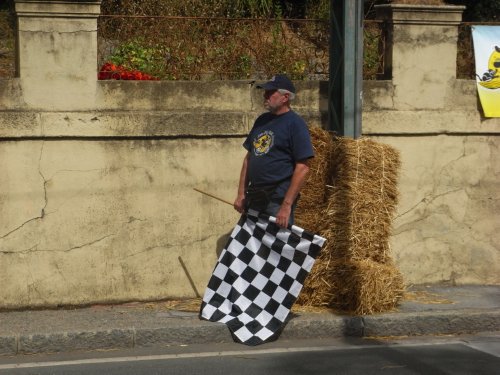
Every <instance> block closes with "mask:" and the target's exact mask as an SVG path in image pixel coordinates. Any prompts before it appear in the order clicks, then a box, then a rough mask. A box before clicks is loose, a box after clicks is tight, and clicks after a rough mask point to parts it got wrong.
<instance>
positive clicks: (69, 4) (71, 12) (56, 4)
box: [15, 0, 101, 18]
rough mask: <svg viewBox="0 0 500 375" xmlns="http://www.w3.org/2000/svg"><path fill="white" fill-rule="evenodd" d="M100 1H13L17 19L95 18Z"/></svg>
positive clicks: (97, 14) (98, 10)
mask: <svg viewBox="0 0 500 375" xmlns="http://www.w3.org/2000/svg"><path fill="white" fill-rule="evenodd" d="M100 6H101V1H54V0H43V1H41V0H15V11H16V14H17V16H18V17H50V18H59V17H63V18H97V17H98V16H99V14H100Z"/></svg>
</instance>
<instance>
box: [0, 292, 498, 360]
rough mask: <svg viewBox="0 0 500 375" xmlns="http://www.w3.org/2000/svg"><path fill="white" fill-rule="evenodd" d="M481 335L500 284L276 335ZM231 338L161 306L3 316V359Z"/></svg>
mask: <svg viewBox="0 0 500 375" xmlns="http://www.w3.org/2000/svg"><path fill="white" fill-rule="evenodd" d="M486 331H500V286H459V287H457V286H418V287H412V288H411V289H410V290H409V293H408V297H407V298H406V300H405V301H404V302H403V303H402V304H401V305H400V306H399V308H398V310H397V311H394V312H390V313H385V314H377V315H370V316H362V317H351V316H341V315H338V314H335V313H294V315H293V318H292V319H291V320H290V321H289V323H288V324H287V326H286V327H285V329H284V331H283V333H282V335H281V338H283V339H293V338H304V339H306V338H326V337H342V336H414V335H434V334H459V333H473V332H486ZM231 341H232V338H231V335H230V333H229V331H228V329H227V328H226V326H225V325H223V324H220V323H210V322H206V321H201V320H199V319H198V315H197V313H196V312H186V311H179V310H175V309H172V308H169V307H168V306H167V304H166V303H162V302H159V303H132V304H124V305H104V306H103V305H98V306H92V307H86V308H79V309H60V310H39V311H12V312H1V313H0V355H16V354H32V353H50V352H69V351H75V350H97V349H119V348H132V347H147V346H165V345H182V344H203V343H215V342H217V343H220V342H231Z"/></svg>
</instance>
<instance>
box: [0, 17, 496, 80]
mask: <svg viewBox="0 0 500 375" xmlns="http://www.w3.org/2000/svg"><path fill="white" fill-rule="evenodd" d="M13 24H14V22H13V21H12V15H10V14H9V13H8V12H6V11H4V12H0V78H4V79H5V78H12V77H14V76H15V30H14V28H13ZM472 24H493V25H495V24H496V25H498V23H470V22H464V23H462V24H461V25H460V27H459V42H458V54H457V78H459V79H474V77H475V71H474V51H473V45H472V36H471V31H470V28H471V26H472ZM385 28H386V24H385V23H383V22H380V21H374V20H365V27H364V66H363V78H364V79H365V80H373V79H378V78H381V77H382V76H383V72H384V59H383V56H384V49H385V38H384V35H385ZM328 51H329V22H328V21H324V20H303V19H294V20H290V19H286V20H276V19H275V20H268V19H240V18H239V19H228V18H192V17H191V18H186V17H151V16H123V15H101V16H100V17H99V18H98V67H97V69H99V68H100V67H101V66H102V65H103V64H104V63H105V62H107V61H109V60H113V61H115V62H117V63H123V64H124V65H129V66H130V68H135V69H138V70H140V71H143V72H144V73H149V74H152V75H154V76H155V77H158V78H160V79H164V80H210V79H228V80H230V79H262V78H267V77H269V76H270V75H271V74H273V73H275V72H278V71H279V72H287V73H288V74H290V75H291V76H292V78H294V79H299V80H300V79H308V80H327V79H328V66H329V61H328V60H329V53H328Z"/></svg>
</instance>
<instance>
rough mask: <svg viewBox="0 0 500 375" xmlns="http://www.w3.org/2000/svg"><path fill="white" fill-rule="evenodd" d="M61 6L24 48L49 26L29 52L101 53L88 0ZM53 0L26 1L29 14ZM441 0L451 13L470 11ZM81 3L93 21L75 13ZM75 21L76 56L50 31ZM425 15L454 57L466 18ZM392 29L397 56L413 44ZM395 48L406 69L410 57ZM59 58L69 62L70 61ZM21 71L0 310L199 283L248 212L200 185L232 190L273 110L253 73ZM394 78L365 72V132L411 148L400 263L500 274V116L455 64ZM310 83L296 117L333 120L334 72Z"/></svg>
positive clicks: (1, 108)
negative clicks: (254, 134) (145, 75)
mask: <svg viewBox="0 0 500 375" xmlns="http://www.w3.org/2000/svg"><path fill="white" fill-rule="evenodd" d="M42 3H44V4H45V5H46V4H50V3H51V2H45V1H44V2H42ZM54 3H57V4H56V5H57V7H56V9H55V10H54V9H53V8H50V7H49V9H48V8H43V9H42V10H43V12H44V13H43V14H44V15H45V16H46V17H45V18H44V17H34V18H36V22H37V23H29V22H32V21H33V20H25V21H27V22H28V21H29V22H28V23H25V24H30V29H29V30H30V32H26V29H21V30H20V31H19V41H20V44H21V45H23V44H24V41H25V42H26V43H27V44H28V45H30V43H32V41H30V39H31V38H32V37H34V38H35V36H34V35H37V34H40V33H41V34H42V35H44V38H41V36H40V35H37V36H36V38H38V39H37V40H38V41H39V43H40V44H41V46H40V47H39V48H30V49H26V48H24V49H23V48H21V50H23V51H24V52H23V53H32V54H35V55H36V54H38V53H40V51H45V52H44V53H45V54H48V55H49V56H50V55H53V54H54V53H55V52H54V51H59V52H58V53H59V54H64V53H67V54H78V53H83V51H84V50H86V49H88V48H93V46H94V41H93V39H92V38H90V39H89V38H88V35H89V33H90V34H92V33H94V37H95V30H96V28H95V15H96V14H98V12H97V11H96V10H95V8H92V9H90V10H89V9H86V10H85V9H83V10H82V9H81V8H79V6H83V5H85V6H88V4H89V3H91V2H86V3H81V2H77V1H75V2H74V3H71V2H70V3H66V5H67V6H71V7H76V8H77V9H76V10H75V9H74V8H73V9H71V11H66V12H67V13H68V14H70V15H71V16H67V17H63V15H64V10H61V8H59V6H61V3H59V2H54ZM44 4H42V5H40V3H39V2H36V1H29V0H25V1H17V3H16V5H17V6H18V12H19V13H20V14H21V15H20V17H28V18H29V16H30V14H31V13H30V12H33V11H34V10H33V9H34V8H33V7H34V6H35V5H36V6H37V7H38V6H43V5H44ZM94 5H95V6H97V7H98V2H94ZM401 7H402V8H401ZM444 8H446V9H448V10H449V11H450V12H449V13H451V16H452V18H453V17H456V13H457V11H461V8H457V7H444ZM397 9H399V8H397V7H396V8H395V9H392V11H391V12H389V15H390V17H393V19H394V20H393V22H394V27H395V29H394V34H396V30H397V29H398V28H403V30H404V25H405V24H404V22H402V21H398V20H397ZM400 9H403V10H406V8H404V6H400ZM438 9H439V15H440V17H442V15H443V12H442V10H443V8H438ZM457 9H458V10H457ZM39 10H40V9H39ZM394 10H396V11H394ZM56 11H57V12H56ZM80 11H81V12H84V11H85V12H87V13H85V14H86V16H85V17H83V16H82V17H80V18H78V17H77V15H78V14H79V12H80ZM420 11H421V13H422V17H421V18H422V19H425V18H426V17H427V18H428V17H429V16H432V17H435V14H434V13H433V12H434V11H435V9H434V8H425V9H420ZM51 12H52V13H51ZM54 13H56V14H57V15H58V17H57V22H56V23H53V22H52V21H51V19H52V18H53V16H54ZM89 14H90V16H89ZM444 14H446V13H444ZM92 15H94V16H92ZM75 18H76V20H77V21H78V25H77V26H78V27H77V28H76V29H72V30H73V31H72V32H71V33H72V34H78V32H77V31H78V30H80V28H81V27H83V30H85V32H84V33H83V35H84V37H83V38H82V39H81V40H80V41H81V43H76V46H78V50H77V51H75V44H74V43H73V42H74V41H72V42H71V45H72V47H71V48H69V45H68V44H66V38H64V37H62V36H61V35H59V37H58V38H59V39H57V38H51V37H50V34H51V31H50V30H52V28H54V25H56V24H61V22H62V23H69V24H70V25H72V26H71V27H73V26H74V25H73V24H72V22H74V21H75ZM42 21H43V22H42ZM63 21H64V22H63ZM424 21H425V20H421V21H419V22H416V21H415V20H412V22H411V23H410V24H408V25H407V27H411V28H412V32H411V33H408V35H413V37H415V38H418V40H419V41H421V42H420V43H421V45H420V47H421V48H415V49H414V50H415V54H417V55H418V56H419V59H424V60H426V59H430V56H432V58H433V59H435V60H436V61H441V60H443V59H450V58H453V56H452V57H450V56H449V55H450V54H452V55H453V53H454V52H453V47H452V46H450V45H449V44H450V43H451V42H450V39H451V41H453V35H456V34H453V30H452V29H453V27H452V26H453V22H455V26H454V27H455V31H456V20H455V21H453V20H452V21H450V22H451V24H452V25H450V24H449V23H448V22H444V21H440V22H435V23H434V24H432V26H428V25H425V26H423V25H421V24H422V23H423V22H424ZM33 22H35V21H33ZM44 22H45V24H44ZM82 22H83V26H82V24H81V23H82ZM20 25H21V24H20ZM419 25H420V26H419ZM20 27H21V26H20ZM69 27H70V26H68V25H66V26H65V28H64V30H67V29H68V28H69ZM436 28H446V30H447V33H451V36H448V37H447V38H437V39H436V38H433V37H432V36H436V35H441V34H440V32H439V30H438V29H436ZM449 29H451V31H450V30H449ZM37 30H38V32H36V31H37ZM89 30H90V31H89ZM92 30H94V31H92ZM418 30H420V33H421V34H422V33H423V35H420V34H418ZM57 33H59V31H57ZM394 39H395V40H394V42H393V44H394V45H393V49H392V51H396V50H397V49H398V48H399V47H401V46H400V45H399V44H398V43H399V42H397V38H394ZM423 41H425V42H423ZM406 42H407V40H406V39H405V43H406ZM44 43H45V44H44ZM437 43H445V44H446V46H445V47H446V48H444V50H445V51H446V56H443V57H439V56H435V54H436V53H438V51H439V48H437V49H436V48H434V47H433V48H430V47H429V46H430V45H434V44H437ZM44 46H45V47H44ZM89 46H90V47H89ZM398 46H399V47H398ZM49 47H50V48H49ZM427 47H428V48H429V51H428V53H430V54H431V55H425V50H426V49H427ZM455 48H456V47H455ZM450 49H451V51H450ZM80 50H81V51H80ZM79 51H80V52H79ZM23 58H29V56H25V57H23V55H22V54H21V55H20V59H23ZM391 58H392V59H393V60H392V65H395V64H396V63H397V58H398V57H397V54H394V55H393V56H392V57H391ZM53 59H55V57H53V56H52V57H50V58H48V60H49V63H53V61H54V60H53ZM405 59H409V60H411V59H412V57H411V56H405ZM57 61H59V62H60V67H58V69H60V71H62V70H64V67H65V66H67V65H66V64H67V62H64V61H65V58H64V57H58V59H57ZM444 64H445V65H446V66H447V65H449V64H448V63H446V62H444ZM19 66H20V71H19V78H16V79H11V80H3V81H0V160H1V164H0V171H1V173H0V285H1V286H2V288H0V307H1V308H21V307H28V306H30V307H36V306H56V305H66V304H88V303H96V302H113V301H115V302H116V301H127V300H154V299H161V298H183V297H194V296H196V295H197V294H202V293H203V291H204V288H205V286H206V282H207V280H208V278H209V275H210V273H211V272H212V269H213V266H214V264H215V261H216V257H217V252H218V251H220V249H221V247H222V246H223V244H224V241H225V238H226V235H227V233H228V232H229V231H230V230H231V229H232V227H233V226H234V224H235V222H236V220H237V218H238V215H237V213H236V212H235V211H234V210H233V209H232V207H231V206H230V205H227V204H225V203H223V202H220V201H218V200H215V199H213V198H210V197H207V196H204V195H202V194H200V193H198V192H195V191H194V190H193V188H195V187H196V188H200V189H202V190H206V191H207V192H210V193H213V194H215V195H217V196H220V197H222V198H224V199H226V200H228V201H232V200H233V199H234V196H235V192H236V187H237V181H238V176H239V170H240V165H241V160H242V158H243V155H244V151H243V149H242V147H241V143H242V141H243V138H244V136H245V134H246V133H247V132H248V130H249V128H250V126H251V124H252V121H253V120H254V118H255V117H256V116H257V115H258V114H259V113H260V112H261V111H262V106H261V101H262V100H261V97H260V93H259V92H258V90H256V89H255V88H254V86H253V84H252V83H251V82H249V81H218V82H133V81H121V82H120V81H96V80H95V64H94V65H93V69H94V71H93V72H94V73H93V77H90V76H89V75H88V74H87V75H86V76H85V78H81V77H80V79H74V77H72V76H71V75H70V74H67V76H66V78H61V77H59V78H58V79H60V80H63V81H64V80H66V81H67V82H68V86H67V89H66V88H65V87H66V86H64V84H61V82H62V81H61V82H59V81H58V82H56V83H54V85H52V83H53V77H51V76H50V74H48V73H47V74H46V75H42V78H40V77H38V78H37V79H39V80H41V81H37V82H38V83H34V82H33V81H32V80H31V78H30V77H32V76H30V74H32V73H31V72H32V70H31V68H30V69H23V66H24V65H23V64H22V63H21V64H19ZM431 68H432V69H434V68H433V67H427V68H426V69H431ZM437 68H438V69H439V67H437ZM447 69H451V68H450V67H449V68H447ZM42 70H43V69H42ZM49 70H50V69H49V68H47V70H46V71H47V72H48V71H49ZM392 74H393V76H392V77H390V78H392V79H390V80H386V81H374V82H365V86H364V91H365V97H364V112H363V133H364V135H365V136H368V137H372V138H374V139H376V140H378V141H381V142H384V143H387V144H390V145H393V146H394V147H396V148H397V149H399V150H400V151H401V154H402V161H403V167H402V174H401V180H400V191H401V202H400V205H399V208H398V215H397V218H396V219H395V222H394V236H393V237H392V248H393V255H394V257H395V259H396V261H397V264H398V266H399V267H400V269H401V271H402V272H403V274H404V276H405V278H406V281H407V282H408V283H426V282H443V281H452V282H455V283H459V284H462V283H474V284H498V283H500V276H499V275H500V261H499V245H500V237H499V233H500V230H499V229H500V224H499V220H498V212H500V203H499V196H500V191H499V189H498V187H497V186H498V177H499V172H500V160H499V159H500V156H499V155H500V154H499V152H498V148H499V144H500V137H499V133H500V119H485V118H483V117H482V116H481V109H480V108H479V107H478V101H477V94H476V88H475V83H474V82H472V81H457V80H455V79H454V78H452V76H453V74H448V75H445V76H447V77H448V78H446V79H445V80H442V81H440V82H439V84H437V83H436V82H435V81H433V82H431V83H429V79H428V77H430V76H432V75H433V74H434V72H429V73H428V74H419V77H415V74H413V75H412V76H411V77H408V78H406V79H405V77H404V76H403V74H407V73H406V70H404V69H400V70H394V71H393V72H392ZM63 76H64V74H63ZM43 77H45V78H43ZM450 77H451V78H450ZM405 84H407V85H409V88H411V90H410V89H408V90H406V89H405V88H404V85H405ZM33 85H38V86H37V87H38V89H35V88H34V87H33ZM75 87H77V89H75ZM297 87H298V90H299V97H298V100H297V102H296V104H295V109H296V110H297V112H299V113H301V114H302V115H303V116H304V117H305V118H306V119H307V120H308V122H309V124H310V125H311V126H324V125H325V123H324V118H325V111H326V108H327V100H328V98H327V97H326V94H325V93H326V92H327V90H326V88H327V83H326V82H297ZM42 88H43V90H41V89H42ZM75 90H76V91H75ZM80 92H81V100H79V98H80V94H79V93H80ZM434 97H436V98H438V99H436V101H434V100H431V99H432V98H434ZM66 99H67V100H66Z"/></svg>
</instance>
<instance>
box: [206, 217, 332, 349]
mask: <svg viewBox="0 0 500 375" xmlns="http://www.w3.org/2000/svg"><path fill="white" fill-rule="evenodd" d="M275 221H276V218H274V217H272V216H269V215H266V214H262V213H257V212H256V211H253V210H250V211H249V212H247V213H246V214H243V215H242V216H241V218H240V220H239V222H238V224H237V225H236V227H235V228H234V230H233V232H232V233H231V236H230V238H229V240H228V242H227V244H226V247H225V248H224V250H223V251H222V253H221V255H220V257H219V260H218V262H217V264H216V266H215V269H214V271H213V274H212V277H211V278H210V280H209V282H208V286H207V289H206V291H205V295H204V297H203V302H202V304H201V310H200V318H201V319H206V320H209V321H212V322H221V323H225V324H226V325H227V326H228V328H229V330H230V331H231V333H232V334H233V337H234V338H235V339H236V340H237V341H240V342H241V343H243V344H247V345H258V344H262V343H264V342H266V340H269V339H273V338H275V337H277V335H279V333H280V331H281V329H282V327H283V326H284V323H285V320H286V318H287V317H288V314H289V313H290V309H291V308H292V305H293V303H294V302H295V301H296V299H297V297H298V296H299V293H300V291H301V289H302V286H303V283H304V280H305V278H306V276H307V275H308V274H309V272H310V271H311V268H312V266H313V264H314V261H315V259H316V257H317V255H318V253H319V251H320V249H321V246H323V243H324V242H325V239H324V238H323V237H320V236H317V235H314V234H312V233H309V232H306V231H305V230H304V229H302V228H299V227H297V226H295V225H292V226H289V227H288V228H286V229H285V228H280V227H279V226H278V225H277V224H276V223H275Z"/></svg>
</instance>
